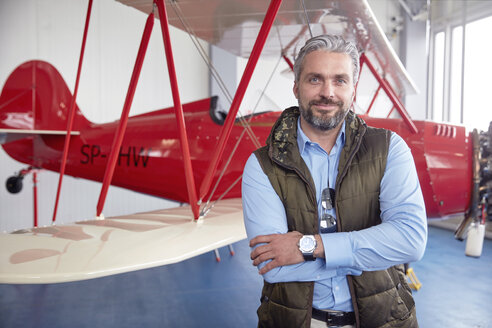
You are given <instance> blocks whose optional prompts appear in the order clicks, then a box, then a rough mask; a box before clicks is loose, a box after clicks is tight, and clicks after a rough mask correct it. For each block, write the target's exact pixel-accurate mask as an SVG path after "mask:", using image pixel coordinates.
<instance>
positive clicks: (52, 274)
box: [0, 199, 246, 284]
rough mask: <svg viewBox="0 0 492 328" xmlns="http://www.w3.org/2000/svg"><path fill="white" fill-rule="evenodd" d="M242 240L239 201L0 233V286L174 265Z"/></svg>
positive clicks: (65, 279)
mask: <svg viewBox="0 0 492 328" xmlns="http://www.w3.org/2000/svg"><path fill="white" fill-rule="evenodd" d="M244 238H246V232H245V230H244V225H243V213H242V206H241V200H240V199H228V200H222V201H220V202H217V204H216V205H215V207H213V208H212V210H210V212H209V213H208V214H207V216H206V217H205V218H204V219H202V220H199V221H198V222H196V221H194V220H193V219H192V217H191V210H190V207H189V206H182V207H178V208H171V209H165V210H160V211H153V212H147V213H140V214H133V215H127V216H119V217H112V218H107V219H105V220H92V221H81V222H77V223H75V224H72V225H54V226H48V227H42V228H32V229H26V230H20V231H16V232H14V233H10V234H6V233H3V234H0V283H23V284H30V283H36V284H37V283H57V282H68V281H76V280H85V279H91V278H97V277H102V276H107V275H111V274H117V273H123V272H128V271H134V270H139V269H145V268H150V267H156V266H160V265H165V264H171V263H176V262H179V261H183V260H186V259H188V258H191V257H194V256H197V255H200V254H203V253H206V252H209V251H212V250H214V249H217V248H219V247H222V246H226V245H229V244H231V243H234V242H237V241H239V240H241V239H244Z"/></svg>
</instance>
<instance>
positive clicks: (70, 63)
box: [0, 0, 209, 231]
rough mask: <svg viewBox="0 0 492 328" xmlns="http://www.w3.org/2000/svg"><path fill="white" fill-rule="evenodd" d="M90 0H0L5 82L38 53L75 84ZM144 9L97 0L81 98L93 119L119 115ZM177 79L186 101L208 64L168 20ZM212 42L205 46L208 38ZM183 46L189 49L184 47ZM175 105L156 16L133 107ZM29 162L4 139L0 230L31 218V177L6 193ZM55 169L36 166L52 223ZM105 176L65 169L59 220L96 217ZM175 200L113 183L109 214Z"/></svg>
mask: <svg viewBox="0 0 492 328" xmlns="http://www.w3.org/2000/svg"><path fill="white" fill-rule="evenodd" d="M87 3H88V1H87V0H70V1H64V0H21V1H0V44H1V45H2V46H1V50H0V85H1V86H2V87H3V84H4V83H5V81H6V79H7V77H8V75H9V74H10V73H11V72H12V71H13V70H14V69H15V68H16V67H17V66H18V65H20V64H21V63H23V62H25V61H28V60H31V59H39V60H45V61H48V62H50V63H51V64H53V65H54V66H55V67H56V68H57V69H58V71H59V72H60V73H61V75H62V76H63V78H64V79H65V82H66V83H67V85H68V87H69V89H70V90H71V91H72V92H73V88H74V85H75V77H76V74H77V65H78V58H79V54H80V46H81V40H82V35H83V30H84V24H85V15H86V12H87ZM145 20H146V15H145V14H143V13H141V12H139V11H137V10H135V9H133V8H130V7H127V6H124V5H122V4H121V3H117V2H115V1H113V0H98V1H94V3H93V8H92V17H91V21H90V28H89V35H88V38H87V45H86V53H85V57H84V63H83V70H82V75H81V80H80V86H79V92H78V96H77V104H78V106H79V108H80V109H81V111H82V112H83V113H84V115H85V116H86V117H87V118H88V119H89V120H91V121H93V122H96V123H101V122H108V121H113V120H116V119H118V118H119V117H120V115H121V111H122V108H123V103H124V100H125V96H126V92H127V89H128V84H129V80H130V76H131V73H132V70H133V65H134V63H135V58H136V54H137V52H138V47H139V44H140V39H141V36H142V33H143V29H144V25H145ZM171 39H172V42H173V50H174V52H175V63H176V70H177V73H178V84H179V86H180V91H181V100H182V102H183V103H185V102H188V101H192V100H197V99H202V98H206V97H208V95H209V86H208V82H209V81H208V69H207V67H206V66H205V64H203V61H202V59H201V58H200V57H199V55H198V54H197V52H196V50H195V47H194V45H193V44H192V42H191V40H190V38H189V37H188V35H187V34H185V33H183V32H182V31H180V30H178V29H175V28H173V27H171ZM204 48H205V49H207V48H208V46H207V45H204ZM183 53H185V54H186V56H182V55H179V54H183ZM168 106H172V96H171V91H170V86H169V78H168V75H167V66H166V63H165V56H164V47H163V45H162V34H161V31H160V26H159V21H158V20H156V21H155V24H154V29H153V33H152V38H151V40H150V44H149V48H148V51H147V55H146V58H145V61H144V65H143V68H142V72H141V76H140V81H139V84H138V88H137V90H136V93H135V98H134V101H133V105H132V109H131V113H130V115H133V114H138V113H142V112H148V111H151V110H155V109H159V108H165V107H168ZM25 167H26V165H24V164H21V163H19V162H16V161H14V160H12V159H11V158H10V157H9V156H8V155H7V154H6V153H5V152H4V151H3V149H1V147H0V231H12V230H15V229H20V228H26V227H30V226H32V222H33V196H32V177H31V175H28V176H26V178H24V189H23V190H22V191H21V192H20V193H19V194H15V195H12V194H9V193H8V192H7V191H6V189H5V181H6V179H7V178H8V177H9V176H11V175H13V174H14V173H16V172H19V171H20V170H21V169H22V168H25ZM58 176H59V175H58V174H57V173H53V172H49V171H41V172H39V173H38V184H37V187H38V216H39V225H47V224H50V223H51V217H52V215H53V207H54V199H55V194H56V188H57V184H58ZM100 188H101V184H99V183H95V182H91V181H86V180H83V179H75V178H72V177H69V176H65V177H64V179H63V186H62V193H61V197H60V205H59V209H58V215H57V222H59V223H61V222H68V221H74V220H81V219H90V218H92V217H94V215H95V211H96V204H97V199H98V195H99V192H100ZM172 204H175V203H172V202H170V201H166V200H162V199H159V198H156V197H151V196H146V195H142V194H138V193H135V192H131V191H127V190H124V189H121V188H117V187H111V188H110V190H109V193H108V197H107V201H106V205H105V208H104V212H103V213H104V214H105V216H111V215H119V214H125V213H134V212H138V211H148V210H152V209H159V208H165V207H169V206H170V205H172Z"/></svg>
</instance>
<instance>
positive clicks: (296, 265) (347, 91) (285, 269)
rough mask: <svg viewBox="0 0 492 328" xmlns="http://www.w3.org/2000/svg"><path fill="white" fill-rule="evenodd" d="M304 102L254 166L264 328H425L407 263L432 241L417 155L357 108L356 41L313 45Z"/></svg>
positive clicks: (301, 75) (301, 92)
mask: <svg viewBox="0 0 492 328" xmlns="http://www.w3.org/2000/svg"><path fill="white" fill-rule="evenodd" d="M294 73H295V82H294V89H293V91H294V94H295V96H296V98H297V99H298V103H299V107H298V108H297V107H291V108H288V109H286V110H285V111H284V112H283V113H282V115H281V116H280V118H279V119H278V120H277V122H276V123H275V124H274V126H273V128H272V132H271V133H270V136H269V138H268V140H267V146H265V147H263V148H260V149H258V150H257V151H255V152H254V154H253V155H252V156H251V157H250V158H249V160H248V162H247V163H246V166H245V169H244V175H243V186H242V188H243V208H244V220H245V225H246V231H247V234H248V238H249V239H250V246H251V247H253V251H252V253H251V259H252V260H253V264H254V265H256V266H258V269H259V273H260V274H262V275H263V278H264V287H263V291H262V296H261V305H260V307H259V308H258V318H259V323H258V326H259V327H310V326H312V327H316V326H319V327H322V326H325V327H326V326H347V327H383V326H384V327H418V324H417V320H416V316H415V305H414V301H413V299H412V296H411V291H410V289H409V288H408V284H407V283H406V279H405V275H404V272H403V268H402V267H403V266H402V265H401V264H402V263H408V262H412V261H416V260H418V259H420V258H421V257H422V255H423V252H424V249H425V244H426V241H427V225H426V216H425V208H424V202H423V198H422V193H421V190H420V185H419V181H418V177H417V173H416V170H415V164H414V162H413V158H412V156H411V153H410V150H409V148H408V146H407V145H406V144H405V142H404V141H403V140H402V139H401V138H400V137H399V136H398V135H396V134H395V133H392V132H390V131H387V130H383V129H375V128H370V127H367V126H366V124H365V123H364V122H363V121H362V120H361V119H360V118H358V117H357V116H356V115H355V114H354V113H353V112H352V111H350V108H351V107H352V102H353V99H354V96H355V86H356V83H357V78H358V75H359V54H358V51H357V48H356V46H355V45H354V44H353V43H351V42H346V41H345V40H343V39H342V38H341V37H338V36H328V35H324V36H318V37H315V38H312V39H310V40H308V41H307V42H306V45H305V46H304V47H303V48H302V49H301V51H300V52H299V55H298V57H297V59H296V62H295V65H294Z"/></svg>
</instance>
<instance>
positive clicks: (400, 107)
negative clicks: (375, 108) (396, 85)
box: [360, 53, 419, 133]
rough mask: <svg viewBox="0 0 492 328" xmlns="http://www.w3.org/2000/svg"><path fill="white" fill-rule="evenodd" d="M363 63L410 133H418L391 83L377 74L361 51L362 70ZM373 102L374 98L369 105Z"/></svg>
mask: <svg viewBox="0 0 492 328" xmlns="http://www.w3.org/2000/svg"><path fill="white" fill-rule="evenodd" d="M363 64H366V65H367V67H368V68H369V70H370V71H371V73H372V75H373V76H374V78H376V80H377V81H378V82H379V85H380V87H381V88H383V90H384V92H385V93H386V95H387V96H388V98H389V99H390V100H391V102H392V103H393V106H394V107H393V108H396V110H397V111H398V113H400V115H401V117H402V119H403V121H404V122H405V123H406V124H407V126H408V128H409V129H410V131H412V133H418V132H419V130H418V129H417V127H416V126H415V124H414V123H413V121H412V119H411V118H410V115H408V113H407V111H406V110H405V107H404V106H403V104H402V103H401V101H400V99H399V98H398V96H397V95H396V93H395V91H394V90H393V88H392V87H391V85H390V84H389V83H388V81H387V80H386V79H384V78H383V77H381V75H379V73H378V71H377V70H376V68H375V67H374V66H373V65H372V63H371V61H370V60H369V58H367V56H366V54H365V53H362V55H361V56H360V67H361V70H362V65H363ZM378 92H379V89H378ZM376 95H377V93H376ZM373 102H374V99H373V101H372V102H371V106H372V103H373ZM370 109H371V108H370V107H369V109H368V111H369V110H370ZM392 111H393V109H392ZM390 114H391V112H390Z"/></svg>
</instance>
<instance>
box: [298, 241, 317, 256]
mask: <svg viewBox="0 0 492 328" xmlns="http://www.w3.org/2000/svg"><path fill="white" fill-rule="evenodd" d="M298 246H299V250H300V251H301V253H302V256H303V257H304V261H314V260H316V258H315V257H314V250H315V249H316V239H315V238H314V236H313V235H304V236H302V237H301V239H299V244H298Z"/></svg>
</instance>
